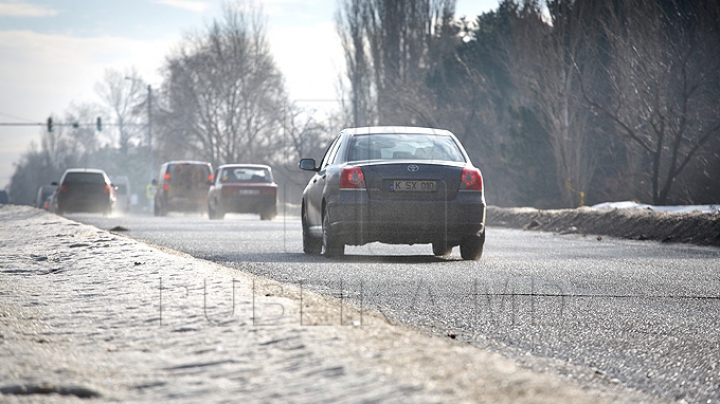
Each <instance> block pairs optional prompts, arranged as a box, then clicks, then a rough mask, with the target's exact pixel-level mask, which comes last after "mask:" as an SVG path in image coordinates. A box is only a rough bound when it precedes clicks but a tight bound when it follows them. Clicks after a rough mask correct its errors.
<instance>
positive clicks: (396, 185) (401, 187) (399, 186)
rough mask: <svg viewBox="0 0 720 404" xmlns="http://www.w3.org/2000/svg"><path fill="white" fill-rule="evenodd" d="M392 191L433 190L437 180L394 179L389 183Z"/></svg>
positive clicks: (435, 189)
mask: <svg viewBox="0 0 720 404" xmlns="http://www.w3.org/2000/svg"><path fill="white" fill-rule="evenodd" d="M390 190H391V191H394V192H435V191H437V181H415V180H396V181H393V182H391V183H390Z"/></svg>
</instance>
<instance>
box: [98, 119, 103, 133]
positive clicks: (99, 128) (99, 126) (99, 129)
mask: <svg viewBox="0 0 720 404" xmlns="http://www.w3.org/2000/svg"><path fill="white" fill-rule="evenodd" d="M97 130H98V131H99V132H102V119H100V117H97Z"/></svg>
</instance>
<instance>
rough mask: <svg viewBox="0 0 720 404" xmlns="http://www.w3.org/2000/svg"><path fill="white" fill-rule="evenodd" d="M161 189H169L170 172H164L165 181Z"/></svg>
mask: <svg viewBox="0 0 720 404" xmlns="http://www.w3.org/2000/svg"><path fill="white" fill-rule="evenodd" d="M163 189H164V190H165V191H167V190H168V189H170V173H165V183H164V184H163Z"/></svg>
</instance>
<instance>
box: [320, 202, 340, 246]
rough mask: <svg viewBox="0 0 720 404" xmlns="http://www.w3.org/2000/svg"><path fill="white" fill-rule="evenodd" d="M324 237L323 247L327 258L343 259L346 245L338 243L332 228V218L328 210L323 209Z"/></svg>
mask: <svg viewBox="0 0 720 404" xmlns="http://www.w3.org/2000/svg"><path fill="white" fill-rule="evenodd" d="M322 229H323V237H322V246H323V252H324V254H325V257H326V258H332V257H341V256H343V255H345V244H344V243H341V242H338V240H337V235H335V234H333V233H332V229H331V228H330V217H329V215H328V211H327V208H325V209H323V226H322Z"/></svg>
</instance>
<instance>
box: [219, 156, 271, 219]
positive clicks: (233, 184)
mask: <svg viewBox="0 0 720 404" xmlns="http://www.w3.org/2000/svg"><path fill="white" fill-rule="evenodd" d="M225 213H257V214H259V215H260V219H262V220H272V219H274V218H275V216H276V215H277V184H276V183H275V181H273V176H272V169H271V168H270V167H268V166H266V165H259V164H226V165H222V166H220V167H218V170H217V173H216V175H215V182H214V183H213V185H212V186H211V187H210V190H209V191H208V216H209V217H210V219H222V218H223V217H225Z"/></svg>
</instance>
